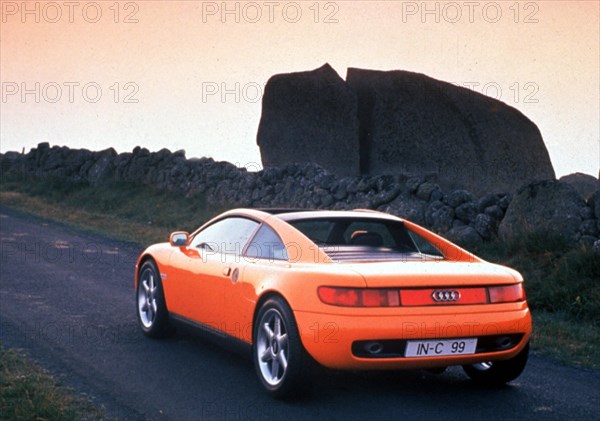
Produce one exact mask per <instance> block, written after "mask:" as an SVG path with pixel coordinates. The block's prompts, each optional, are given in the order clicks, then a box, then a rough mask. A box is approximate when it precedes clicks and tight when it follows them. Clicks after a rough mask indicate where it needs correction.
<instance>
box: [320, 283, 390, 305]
mask: <svg viewBox="0 0 600 421" xmlns="http://www.w3.org/2000/svg"><path fill="white" fill-rule="evenodd" d="M318 292H319V298H320V299H321V301H323V302H324V303H325V304H331V305H334V306H345V307H398V306H399V305H400V296H399V295H398V290H397V289H370V288H369V289H368V288H334V287H320V288H319V291H318Z"/></svg>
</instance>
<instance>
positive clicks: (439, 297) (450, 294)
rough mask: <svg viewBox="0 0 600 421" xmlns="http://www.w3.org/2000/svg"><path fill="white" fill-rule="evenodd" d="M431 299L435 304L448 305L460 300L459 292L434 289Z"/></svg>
mask: <svg viewBox="0 0 600 421" xmlns="http://www.w3.org/2000/svg"><path fill="white" fill-rule="evenodd" d="M431 298H433V301H435V302H436V303H449V302H453V301H458V300H460V292H459V291H457V290H455V289H453V290H448V289H436V290H435V291H433V293H432V294H431Z"/></svg>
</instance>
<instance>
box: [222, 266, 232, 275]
mask: <svg viewBox="0 0 600 421" xmlns="http://www.w3.org/2000/svg"><path fill="white" fill-rule="evenodd" d="M223 275H224V276H227V277H229V275H231V268H230V267H226V268H225V269H223Z"/></svg>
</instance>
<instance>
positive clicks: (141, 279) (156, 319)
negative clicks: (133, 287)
mask: <svg viewBox="0 0 600 421" xmlns="http://www.w3.org/2000/svg"><path fill="white" fill-rule="evenodd" d="M136 304H137V318H138V322H139V325H140V327H141V328H142V331H143V332H144V334H145V335H147V336H150V337H153V338H164V337H166V336H169V335H170V334H171V333H172V332H173V328H172V327H171V325H170V323H169V313H168V311H167V305H166V302H165V295H164V292H163V288H162V283H161V280H160V275H159V273H158V269H157V268H156V265H155V264H154V262H152V261H150V260H148V261H146V262H145V263H144V264H143V265H142V267H141V268H140V272H139V276H138V286H137V293H136Z"/></svg>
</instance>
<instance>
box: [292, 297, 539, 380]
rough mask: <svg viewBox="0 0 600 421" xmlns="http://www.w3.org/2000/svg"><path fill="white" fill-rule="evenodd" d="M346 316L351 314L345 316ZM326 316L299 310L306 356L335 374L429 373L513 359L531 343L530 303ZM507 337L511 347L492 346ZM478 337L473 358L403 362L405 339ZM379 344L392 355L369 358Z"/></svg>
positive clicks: (440, 357)
mask: <svg viewBox="0 0 600 421" xmlns="http://www.w3.org/2000/svg"><path fill="white" fill-rule="evenodd" d="M346 313H347V312H346ZM386 313H387V314H379V315H377V314H368V315H360V313H359V314H353V315H350V314H344V315H339V314H338V315H336V314H322V313H314V312H303V311H296V312H295V316H296V321H297V323H298V328H299V331H300V337H301V340H302V343H303V345H304V347H305V349H306V350H307V352H308V353H309V354H310V355H311V356H312V357H313V358H314V359H315V360H316V361H317V362H318V363H320V364H321V365H324V366H326V367H329V368H336V369H355V370H361V369H365V370H371V369H394V368H431V367H441V366H449V365H460V364H474V363H477V362H482V361H494V360H503V359H509V358H512V357H514V356H515V355H516V354H518V353H519V352H520V351H521V350H522V349H523V348H524V347H525V345H526V344H527V342H528V341H529V337H530V336H531V315H530V312H529V309H528V307H527V304H526V303H511V304H498V305H484V306H464V307H462V308H461V309H458V308H457V307H447V308H444V309H441V308H435V309H431V310H430V309H429V308H420V309H419V311H418V312H416V311H415V309H411V310H410V311H406V310H405V309H400V310H397V312H396V314H390V312H389V311H387V312H386ZM505 336H508V337H510V338H511V341H512V343H510V345H509V346H508V347H506V348H504V347H502V346H500V345H499V346H497V347H496V346H494V344H495V343H496V342H501V341H500V340H499V339H503V338H504V337H505ZM456 338H478V344H479V345H478V349H477V351H476V353H475V354H470V355H450V356H433V355H432V356H424V357H404V346H405V343H406V340H418V339H424V340H425V339H456ZM368 342H379V343H380V344H383V346H384V348H385V346H388V345H389V350H385V352H380V353H377V354H373V355H368V352H366V351H365V349H364V346H365V344H366V343H368Z"/></svg>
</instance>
